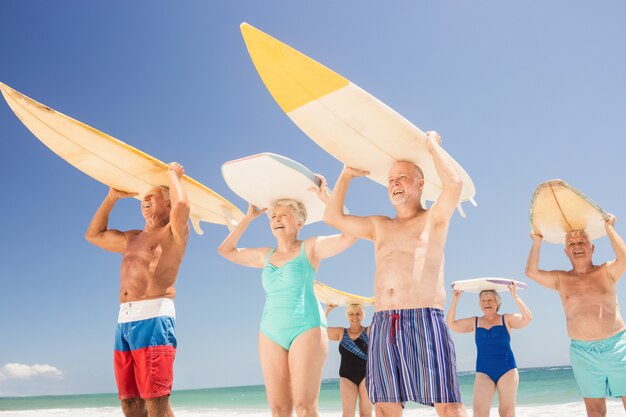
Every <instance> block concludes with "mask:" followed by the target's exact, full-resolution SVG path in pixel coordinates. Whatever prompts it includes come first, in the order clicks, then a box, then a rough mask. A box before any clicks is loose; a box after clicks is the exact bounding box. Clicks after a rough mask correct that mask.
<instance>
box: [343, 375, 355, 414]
mask: <svg viewBox="0 0 626 417" xmlns="http://www.w3.org/2000/svg"><path fill="white" fill-rule="evenodd" d="M358 390H359V387H357V386H356V385H355V384H354V382H352V381H350V380H349V379H347V378H339V394H341V408H342V410H343V414H342V416H343V417H354V413H355V411H356V398H357V397H358V396H359V391H358Z"/></svg>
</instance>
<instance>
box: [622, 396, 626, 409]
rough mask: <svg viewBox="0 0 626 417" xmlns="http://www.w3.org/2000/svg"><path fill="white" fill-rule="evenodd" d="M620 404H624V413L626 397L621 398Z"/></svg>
mask: <svg viewBox="0 0 626 417" xmlns="http://www.w3.org/2000/svg"><path fill="white" fill-rule="evenodd" d="M622 404H624V411H626V397H622Z"/></svg>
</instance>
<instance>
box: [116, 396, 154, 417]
mask: <svg viewBox="0 0 626 417" xmlns="http://www.w3.org/2000/svg"><path fill="white" fill-rule="evenodd" d="M121 403H122V412H123V413H124V415H125V416H126V417H147V416H148V413H147V411H146V403H145V402H144V400H142V399H141V398H139V397H135V398H129V399H126V400H121Z"/></svg>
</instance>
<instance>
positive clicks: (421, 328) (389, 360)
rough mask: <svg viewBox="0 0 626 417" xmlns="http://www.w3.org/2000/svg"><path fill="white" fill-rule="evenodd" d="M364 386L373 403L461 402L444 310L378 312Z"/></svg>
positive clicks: (427, 403) (423, 309)
mask: <svg viewBox="0 0 626 417" xmlns="http://www.w3.org/2000/svg"><path fill="white" fill-rule="evenodd" d="M369 337H370V343H369V349H368V355H367V357H368V361H367V375H366V378H365V383H366V386H367V392H368V393H369V398H370V401H371V402H372V403H403V404H404V403H405V402H407V401H414V402H417V403H420V404H424V405H429V406H433V405H434V404H436V403H460V402H461V391H460V390H459V380H458V377H457V374H456V354H455V351H454V344H453V342H452V339H451V338H450V333H449V332H448V327H447V326H446V322H445V320H444V316H443V311H442V310H440V309H437V308H416V309H406V310H387V311H377V312H376V313H374V317H373V318H372V325H371V327H370V335H369Z"/></svg>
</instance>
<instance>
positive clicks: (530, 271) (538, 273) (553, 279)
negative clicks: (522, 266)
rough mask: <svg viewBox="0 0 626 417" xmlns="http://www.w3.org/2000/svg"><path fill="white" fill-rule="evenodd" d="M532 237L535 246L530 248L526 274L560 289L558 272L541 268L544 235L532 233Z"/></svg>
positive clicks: (539, 282)
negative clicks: (540, 256)
mask: <svg viewBox="0 0 626 417" xmlns="http://www.w3.org/2000/svg"><path fill="white" fill-rule="evenodd" d="M530 237H531V238H532V239H533V246H532V247H531V248H530V254H529V255H528V261H527V262H526V276H527V277H528V278H530V279H532V280H533V281H536V282H537V283H538V284H540V285H543V286H544V287H546V288H550V289H553V290H558V280H557V275H556V272H554V271H543V270H541V269H539V250H540V249H541V243H542V242H543V236H541V235H538V234H535V233H531V234H530Z"/></svg>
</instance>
